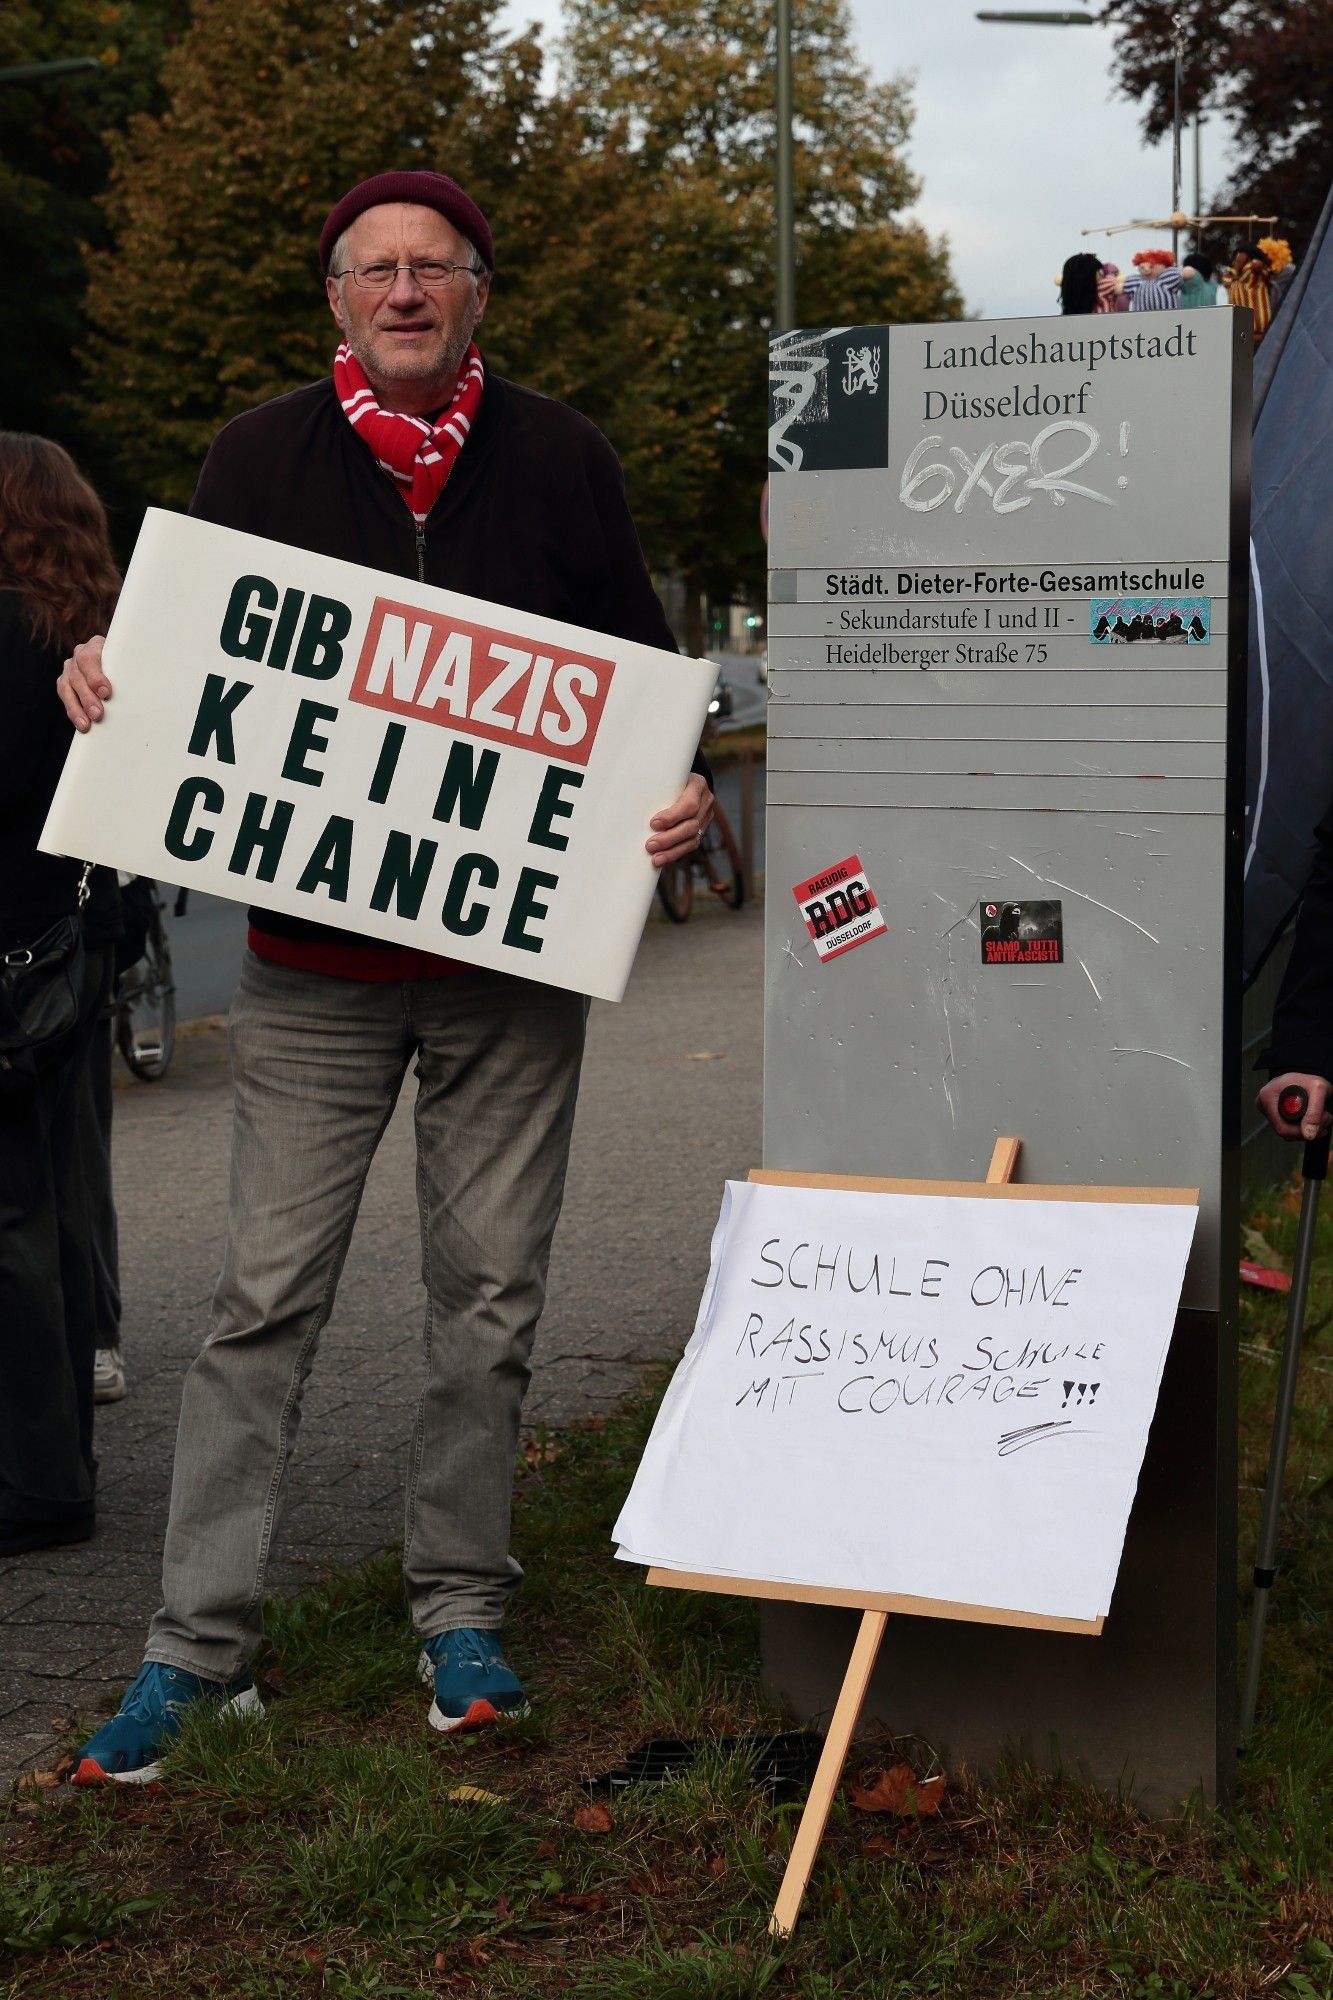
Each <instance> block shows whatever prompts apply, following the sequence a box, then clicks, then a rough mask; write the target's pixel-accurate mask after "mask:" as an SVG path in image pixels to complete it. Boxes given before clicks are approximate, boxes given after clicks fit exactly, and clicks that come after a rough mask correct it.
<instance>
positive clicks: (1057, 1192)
mask: <svg viewBox="0 0 1333 2000" xmlns="http://www.w3.org/2000/svg"><path fill="white" fill-rule="evenodd" d="M1022 1143H1023V1142H1022V1140H1021V1139H1012V1138H1005V1139H997V1140H996V1142H995V1150H994V1152H993V1153H992V1154H991V1161H990V1166H989V1167H988V1169H987V1171H986V1178H985V1181H984V1182H977V1181H920V1180H873V1179H865V1178H862V1177H859V1176H852V1175H845V1174H811V1173H805V1174H803V1173H779V1172H768V1171H764V1170H762V1169H758V1168H756V1169H755V1170H754V1171H752V1172H751V1174H750V1179H751V1180H752V1181H763V1182H766V1183H768V1184H769V1185H770V1186H777V1187H816V1188H849V1189H860V1190H862V1191H869V1192H872V1193H880V1194H957V1195H969V1196H976V1195H979V1194H981V1193H982V1192H983V1191H988V1192H993V1193H994V1194H995V1195H996V1196H997V1197H999V1198H1002V1199H1006V1200H1010V1201H1012V1200H1019V1201H1022V1200H1029V1201H1051V1200H1055V1199H1058V1200H1061V1201H1088V1202H1094V1201H1095V1202H1116V1201H1121V1202H1189V1201H1195V1202H1197V1200H1198V1193H1197V1190H1193V1189H1187V1188H1094V1187H1069V1188H1064V1187H1061V1188H1053V1187H1015V1186H1013V1185H1012V1181H1013V1175H1014V1170H1015V1168H1016V1166H1017V1164H1018V1154H1019V1149H1020V1148H1021V1146H1022ZM647 1581H648V1582H649V1583H651V1584H658V1585H661V1586H662V1587H663V1588H664V1589H668V1590H706V1591H713V1592H716V1593H718V1594H720V1595H723V1596H734V1597H758V1598H766V1599H778V1600H781V1601H783V1602H786V1603H797V1604H828V1605H846V1606H848V1607H850V1608H852V1609H856V1610H859V1611H860V1612H861V1614H862V1616H861V1626H860V1630H859V1631H858V1632H857V1635H856V1642H855V1644H854V1645H853V1647H852V1656H851V1659H850V1661H849V1662H848V1666H847V1672H846V1674H845V1675H844V1677H843V1683H842V1687H841V1690H840V1691H839V1694H838V1699H837V1702H836V1704H835V1706H834V1709H833V1714H832V1717H831V1719H830V1721H829V1726H828V1732H827V1734H826V1735H825V1738H824V1748H823V1751H822V1752H821V1754H820V1759H819V1765H818V1768H817V1769H816V1771H815V1775H814V1780H813V1782H812V1784H811V1786H810V1794H809V1797H808V1798H807V1800H806V1802H805V1810H804V1812H803V1813H802V1814H801V1821H800V1825H799V1826H798V1827H797V1829H796V1839H795V1840H794V1841H793V1843H792V1850H791V1854H790V1856H789V1858H788V1861H787V1869H786V1873H785V1874H784V1875H783V1878H782V1886H781V1888H780V1889H779V1891H778V1899H777V1902H776V1904H775V1905H774V1909H773V1915H772V1917H771V1918H770V1920H769V1926H768V1928H769V1932H770V1934H771V1935H772V1936H774V1937H781V1938H786V1937H790V1936H791V1934H792V1932H793V1930H794V1929H795V1928H796V1919H797V1917H798V1916H799V1914H800V1909H801V1903H802V1901H803V1900H804V1897H805V1892H806V1889H807V1887H808V1886H809V1882H810V1875H811V1871H812V1870H813V1868H814V1865H815V1859H816V1857H817V1855H818V1853H819V1847H820V1843H821V1841H822V1840H823V1838H824V1829H825V1827H826V1826H827V1825H828V1816H829V1813H830V1811H831V1809H832V1806H833V1799H834V1795H835V1793H836V1792H837V1789H838V1783H839V1780H840V1779H841V1777H842V1771H843V1766H844V1764H845V1763H846V1761H847V1752H848V1750H849V1749H850V1748H851V1743H852V1738H853V1736H854V1735H855V1733H856V1725H857V1722H858V1721H859V1720H860V1715H861V1709H862V1706H863V1704H864V1702H865V1698H866V1690H867V1688H868V1687H869V1685H870V1676H871V1674H872V1673H873V1672H874V1668H875V1661H876V1658H877V1657H878V1654H879V1649H880V1643H881V1641H882V1640H883V1637H884V1628H885V1626H886V1625H887V1624H888V1622H889V1614H890V1612H892V1611H897V1612H905V1613H908V1614H909V1615H913V1616H916V1617H928V1618H953V1619H958V1620H960V1621H962V1622H964V1623H968V1624H974V1625H1013V1626H1022V1627H1025V1628H1026V1629H1028V1630H1032V1631H1040V1632H1076V1633H1083V1634H1086V1635H1088V1636H1090V1637H1096V1636H1097V1635H1098V1634H1099V1633H1100V1632H1101V1629H1102V1626H1103V1624H1104V1622H1105V1621H1104V1620H1103V1619H1101V1618H1093V1619H1086V1620H1084V1619H1077V1618H1046V1617H1041V1616H1038V1615H1037V1614H1036V1613H1034V1612H1027V1611H1003V1610H997V1609H995V1608H994V1607H992V1606H989V1605H979V1604H954V1603H944V1602H936V1601H935V1600H934V1599H932V1598H925V1597H906V1596H899V1595H894V1594H892V1593H884V1594H878V1593H862V1594H857V1595H851V1594H849V1593H847V1592H845V1591H841V1590H823V1589H819V1588H816V1587H815V1586H813V1585H807V1584H783V1583H774V1582H771V1581H770V1582H765V1581H763V1580H762V1579H742V1578H740V1577H730V1576H728V1577H722V1576H706V1575H701V1574H698V1573H696V1572H694V1571H685V1570H670V1569H650V1570H649V1571H648V1575H647Z"/></svg>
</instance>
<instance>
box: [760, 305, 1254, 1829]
mask: <svg viewBox="0 0 1333 2000" xmlns="http://www.w3.org/2000/svg"><path fill="white" fill-rule="evenodd" d="M1250 359H1251V335H1250V329H1249V324H1248V316H1246V315H1237V314H1234V313H1232V312H1230V311H1223V310H1215V311H1212V312H1179V313H1151V314H1143V315H1135V316H1133V317H1132V318H1129V319H1126V318H1121V317H1116V316H1107V317H1088V318H1082V319H1063V320H1060V319H1038V320H1031V321H1026V320H1023V321H1012V320H1011V321H998V322H990V323H984V322H982V323H977V322H970V323H966V324H958V325H942V326H924V327H894V328H892V329H890V328H887V327H858V328H832V329H829V328H823V329H816V330H813V331H799V330H798V331H794V332H789V333H786V334H780V335H778V336H776V337H775V339H774V341H773V343H772V348H771V412H770V416H771V428H770V481H771V484H770V535H771V540H770V562H771V564H772V572H771V580H770V606H769V661H770V688H771V697H770V708H769V740H768V755H769V767H768V836H767V918H766V923H767V944H766V951H767V1012H766V1021H765V1093H764V1105H765V1138H764V1163H765V1165H766V1166H768V1167H783V1168H792V1169H801V1170H815V1171H833V1172H843V1173H868V1174H879V1175H886V1174H888V1175H892V1174H912V1175H923V1176H939V1177H949V1178H955V1179H966V1178H972V1177H979V1176H980V1175H981V1174H982V1173H983V1172H984V1170H985V1164H986V1160H987V1158H988V1157H989V1154H990V1149H991V1147H992V1145H993V1143H994V1139H995V1136H996V1134H997V1133H999V1132H1015V1133H1019V1134H1021V1136H1022V1138H1023V1142H1024V1153H1023V1169H1022V1171H1023V1176H1024V1178H1025V1179H1031V1180H1036V1181H1042V1182H1064V1181H1069V1182H1077V1181H1083V1182H1094V1183H1115V1182H1119V1183H1125V1184H1137V1185H1164V1186H1165V1185H1170V1186H1198V1187H1199V1188H1201V1190H1202V1211H1201V1217H1200V1226H1199V1231H1198V1235H1197V1238H1196V1243H1195V1249H1194V1254H1193V1258H1192V1260H1191V1264H1190V1269H1189V1274H1188V1278H1187V1283H1186V1291H1185V1296H1184V1301H1183V1310H1182V1312H1181V1316H1180V1320H1179V1323H1178V1326H1177V1331H1176V1336H1175V1339H1174V1342H1173V1346H1172V1353H1171V1358H1170V1360H1169V1362H1168V1367H1167V1375H1166V1380H1165V1382H1164V1385H1163V1390H1162V1397H1161V1402H1160V1405H1159V1411H1158V1416H1157V1420H1156V1423H1155V1425H1154V1429H1153V1433H1152V1438H1151V1441H1150V1445H1149V1452H1148V1458H1147V1461H1146V1463H1145V1466H1144V1472H1143V1477H1142V1480H1141V1482H1140V1488H1139V1493H1138V1497H1137V1500H1136V1503H1135V1507H1134V1512H1133V1516H1132V1519H1131V1524H1130V1533H1129V1539H1128V1542H1127V1545H1126V1552H1125V1560H1124V1564H1123V1567H1122V1570H1121V1577H1120V1582H1119V1585H1118V1588H1117V1592H1116V1597H1115V1601H1114V1603H1113V1606H1112V1611H1111V1617H1110V1619H1109V1621H1108V1624H1107V1628H1106V1632H1105V1634H1104V1635H1103V1637H1102V1638H1101V1639H1100V1640H1097V1641H1085V1640H1081V1639H1069V1638H1060V1637H1051V1636H1050V1635H1043V1634H1037V1633H1023V1632H1015V1631H999V1630H992V1631H984V1632H983V1631H980V1630H978V1631H977V1632H975V1633H971V1632H969V1633H968V1634H967V1635H960V1634H959V1632H958V1630H957V1628H955V1627H947V1626H943V1625H935V1624H932V1623H931V1621H929V1620H919V1621H918V1620H912V1619H901V1620H897V1621H895V1626H896V1629H895V1631H894V1633H893V1635H892V1637H891V1641H890V1644H889V1646H888V1648H887V1650H886V1654H885V1658H884V1663H883V1674H882V1682H881V1683H880V1685H881V1686H882V1690H883V1707H882V1708H881V1709H880V1710H879V1711H878V1712H879V1713H880V1714H881V1716H882V1718H883V1719H885V1720H887V1721H889V1722H890V1723H892V1724H893V1725H894V1726H896V1727H898V1728H901V1729H917V1730H920V1731H922V1732H923V1733H924V1734H926V1735H927V1736H928V1737H930V1738H931V1739H932V1740H934V1741H936V1742H937V1743H939V1744H940V1745H941V1746H942V1747H943V1748H945V1750H946V1751H947V1752H948V1753H949V1754H951V1755H953V1756H954V1757H955V1758H957V1757H961V1758H965V1759H966V1760H967V1761H969V1762H972V1763H974V1764H985V1763H986V1762H988V1761H990V1760H992V1759H993V1758H994V1757H995V1756H996V1755H997V1754H998V1753H999V1752H1000V1750H1001V1749H1002V1748H1003V1747H1004V1746H1006V1745H1007V1746H1011V1747H1015V1748H1021V1749H1023V1750H1025V1751H1026V1752H1027V1753H1028V1754H1030V1755H1032V1756H1034V1757H1036V1758H1039V1759H1050V1758H1052V1757H1054V1758H1057V1759H1058V1760H1059V1761H1060V1762H1061V1763H1062V1764H1063V1765H1064V1766H1065V1767H1066V1768H1071V1769H1075V1770H1083V1771H1085V1772H1087V1773H1088V1774H1089V1775H1091V1776H1093V1777H1096V1778H1099V1779H1101V1780H1104V1781H1105V1782H1106V1783H1108V1784H1120V1783H1124V1782H1130V1783H1132V1784H1135V1785H1136V1786H1137V1787H1138V1788H1139V1789H1140V1791H1141V1793H1142V1794H1143V1796H1144V1797H1145V1798H1148V1799H1150V1800H1158V1801H1165V1800H1169V1799H1171V1798H1175V1797H1179V1796H1181V1795H1183V1794H1185V1793H1188V1792H1191V1791H1194V1790H1196V1789H1198V1790H1201V1791H1202V1792H1203V1793H1204V1794H1205V1795H1206V1796H1208V1797H1216V1796H1217V1795H1219V1793H1222V1792H1224V1791H1225V1789H1226V1786H1227V1783H1228V1781H1229V1776H1230V1771H1231V1766H1232V1758H1233V1738H1234V1720H1233V1718H1234V1698H1233V1682H1234V1643H1235V1637H1234V1609H1235V1606H1234V1576H1235V1533H1234V1499H1235V1473H1234V1459H1235V1446H1234V1430H1235V1412H1234V1401H1235V1341H1236V1316H1235V1262H1236V1248H1235V1245H1236V1203H1237V1188H1236V1167H1237V1147H1238V1116H1239V1089H1240V1074H1239V1068H1240V1053H1239V1044H1240V1032H1239V1006H1240V984H1239V966H1238V955H1237V954H1238V946H1239V897H1240V881H1241V862H1242V852H1241V849H1242V815H1243V771H1242V757H1243V744H1244V732H1243V726H1242V724H1243V703H1244V650H1245V633H1246V611H1245V604H1246V589H1247V566H1246V537H1247V503H1248V439H1249V372H1250ZM797 887H799V888H800V890H801V892H802V894H801V899H800V900H799V901H798V900H797V898H796V897H795V896H793V894H792V890H793V889H795V888H797ZM894 1532H896V1533H904V1532H907V1533H910V1523H895V1524H894ZM848 1643H849V1634H848V1632H847V1630H846V1629H845V1620H843V1619H841V1618H840V1617H839V1615H838V1614H836V1613H828V1614H824V1613H820V1612H816V1611H809V1610H795V1609H789V1608H786V1607H781V1608H779V1607H773V1608H770V1609H768V1610H767V1611H766V1612H765V1614H764V1647H765V1662H766V1670H767V1672H768V1674H769V1677H770V1679H771V1681H772V1682H773V1684H774V1685H775V1686H776V1687H777V1688H778V1689H779V1690H780V1691H781V1692H782V1693H783V1694H785V1695H786V1696H787V1698H788V1699H789V1700H790V1701H791V1703H792V1704H793V1706H794V1707H795V1708H796V1710H797V1711H798V1712H800V1713H802V1714H814V1713H817V1712H818V1711H820V1710H821V1709H822V1708H824V1707H826V1706H827V1705H828V1702H829V1701H830V1700H831V1698H832V1693H833V1692H834V1691H835V1690H836V1686H837V1680H838V1677H839V1674H840V1669H841V1664H842V1663H843V1662H844V1661H845V1658H846V1648H847V1644H848ZM868 1712H869V1713H871V1714H874V1713H875V1712H876V1699H875V1695H874V1693H873V1691H872V1697H871V1702H870V1704H869V1710H868Z"/></svg>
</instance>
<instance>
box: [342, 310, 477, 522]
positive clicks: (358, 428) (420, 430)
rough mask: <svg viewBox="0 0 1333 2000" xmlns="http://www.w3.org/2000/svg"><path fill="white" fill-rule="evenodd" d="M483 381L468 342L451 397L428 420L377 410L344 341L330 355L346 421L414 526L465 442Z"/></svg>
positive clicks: (436, 495)
mask: <svg viewBox="0 0 1333 2000" xmlns="http://www.w3.org/2000/svg"><path fill="white" fill-rule="evenodd" d="M485 383H486V369H485V367H484V365H483V363H482V359H481V355H480V354H479V353H478V352H477V349H476V347H475V346H474V345H473V344H472V343H471V342H469V344H468V350H467V353H466V354H465V355H464V356H463V365H462V367H461V368H460V369H459V371H458V387H457V389H455V391H454V399H453V401H452V403H450V405H449V407H448V409H447V410H445V411H444V412H443V414H442V415H441V416H440V417H438V418H437V419H436V421H435V422H434V423H433V424H432V423H428V422H427V421H426V419H425V417H409V416H407V415H406V414H405V413H404V412H403V411H401V410H382V409H381V408H380V406H379V404H378V403H377V402H376V401H375V392H374V390H373V389H372V388H371V386H370V384H369V382H368V381H367V380H366V371H365V369H364V368H363V367H362V366H361V363H360V362H359V361H358V360H357V358H356V356H355V355H354V354H353V352H352V350H351V348H350V347H349V346H348V345H347V342H346V341H345V340H344V341H343V342H342V344H341V345H340V346H339V348H338V352H337V353H336V354H335V355H334V357H333V386H334V388H335V389H336V390H337V392H338V401H339V402H340V403H341V404H342V406H343V409H344V411H345V412H346V414H347V421H348V423H349V424H350V425H351V426H352V429H353V430H354V431H355V432H356V433H357V435H358V437H360V438H361V439H362V440H363V442H364V443H365V444H367V445H369V447H370V449H371V451H372V452H373V453H374V455H375V462H376V464H377V465H381V466H383V468H384V470H385V471H386V472H387V473H389V474H390V475H391V477H392V478H393V480H394V481H395V483H396V484H397V486H398V490H399V491H400V493H401V494H402V496H403V498H404V500H405V501H406V502H407V504H408V506H409V507H410V508H411V510H412V518H413V520H414V521H415V522H416V524H417V526H418V527H421V526H422V524H423V523H424V521H425V519H426V516H427V514H429V512H430V510H431V508H432V507H433V506H434V505H435V502H436V501H437V500H438V499H439V497H440V495H441V493H443V491H444V489H445V486H446V485H447V483H448V479H449V474H450V473H451V472H452V471H453V469H454V465H455V463H456V461H457V459H458V454H459V452H460V451H461V450H462V449H463V446H464V445H465V444H466V442H467V434H468V432H469V431H470V430H471V428H472V424H473V420H474V418H475V417H476V414H477V409H478V406H479V404H480V402H481V392H482V389H483V388H484V387H485Z"/></svg>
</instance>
